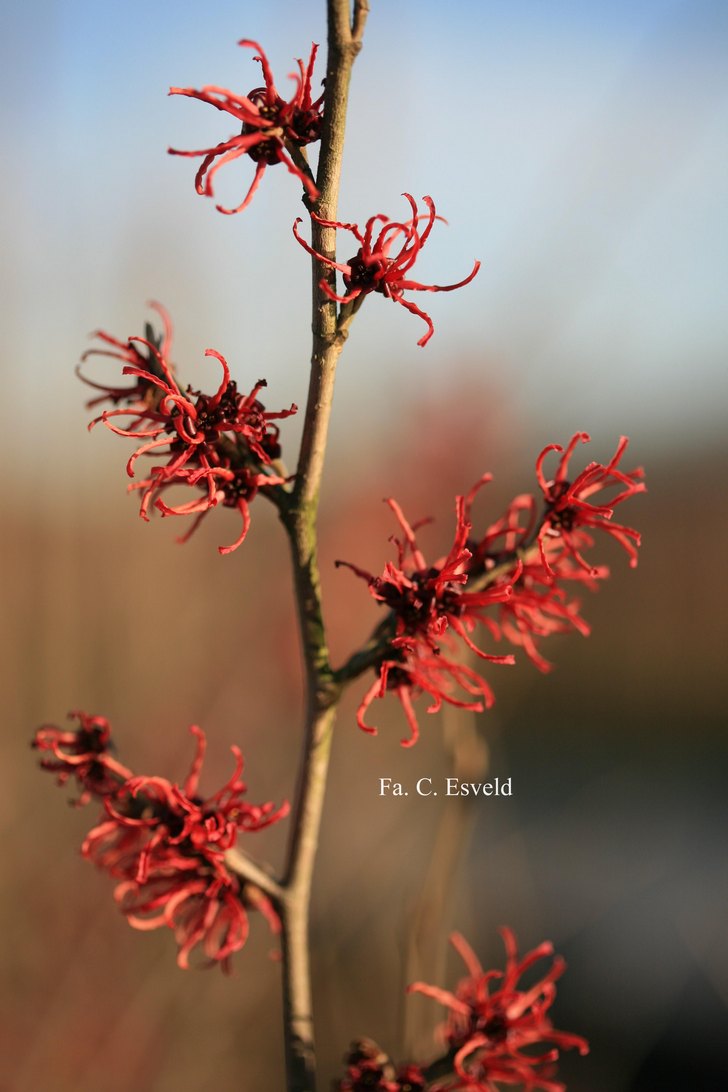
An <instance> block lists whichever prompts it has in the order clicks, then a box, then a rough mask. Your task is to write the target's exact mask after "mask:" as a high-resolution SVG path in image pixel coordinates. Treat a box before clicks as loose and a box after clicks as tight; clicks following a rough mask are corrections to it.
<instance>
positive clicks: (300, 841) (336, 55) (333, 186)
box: [279, 0, 368, 1092]
mask: <svg viewBox="0 0 728 1092" xmlns="http://www.w3.org/2000/svg"><path fill="white" fill-rule="evenodd" d="M367 9H368V3H367V2H366V0H355V2H354V8H353V16H352V14H351V8H350V0H327V15H328V58H327V65H326V99H325V105H324V120H323V131H322V135H321V150H320V155H319V166H318V176H317V179H316V185H317V188H318V190H319V197H318V199H317V201H316V202H314V204H313V206H312V208H313V211H314V212H316V214H317V215H318V216H320V217H321V218H322V219H326V220H334V219H336V212H337V204H338V194H339V180H340V177H341V162H342V157H343V150H344V132H345V127H346V107H347V101H348V93H349V82H350V79H351V69H352V65H353V63H354V59H355V57H356V55H357V53H358V52H359V49H360V48H361V36H362V33H363V30H364V22H365V19H366V12H367ZM311 234H312V244H313V249H314V250H317V251H318V252H319V253H321V254H325V255H326V256H327V257H331V258H332V259H333V258H334V257H335V252H336V231H335V229H334V228H329V227H324V226H323V225H321V224H317V223H316V222H315V221H314V220H312V221H311ZM324 278H325V279H326V280H327V281H328V283H330V284H332V285H335V273H334V272H333V270H329V269H328V268H327V267H325V266H324V265H323V263H321V262H319V261H318V260H316V259H313V317H312V330H313V349H312V354H311V378H310V383H309V392H308V401H307V405H306V414H305V418H304V425H303V437H302V440H301V451H300V455H299V461H298V468H297V472H296V484H295V487H294V490H293V493H292V494H291V498H290V502H289V503H288V504H287V505H286V506H285V509H284V510H283V511H282V512H281V517H282V519H283V522H284V524H285V527H286V530H287V531H288V536H289V540H290V544H291V556H292V562H293V572H294V583H295V596H296V604H297V611H298V621H299V627H300V631H301V644H302V650H303V658H304V664H305V674H306V721H305V728H304V736H305V738H304V751H303V763H302V769H301V775H300V783H299V788H298V794H297V798H296V803H295V809H294V814H293V819H292V827H291V830H292V834H291V843H290V847H289V853H288V860H287V864H286V871H285V875H284V878H283V882H282V885H281V892H282V893H281V897H280V902H279V905H280V909H281V920H282V926H283V1008H284V1034H285V1043H286V1073H287V1088H288V1092H316V1054H315V1045H314V1032H313V1006H312V998H311V974H310V962H309V907H310V901H311V882H312V877H313V868H314V862H315V859H316V849H317V846H318V837H319V829H320V826H321V813H322V810H323V803H324V795H325V792H326V779H327V774H328V768H329V758H330V754H331V739H332V733H333V727H334V720H335V717H336V707H337V704H338V700H339V695H340V692H341V686H340V684H338V683H337V682H336V681H335V680H334V677H333V672H332V670H331V665H330V663H329V654H328V648H327V645H326V633H325V629H324V621H323V611H322V606H321V584H320V577H319V570H318V558H317V533H316V531H317V513H318V501H319V491H320V486H321V475H322V473H323V465H324V456H325V451H326V438H327V434H328V426H329V418H330V415H331V406H332V402H333V393H334V378H335V375H336V364H337V361H338V358H339V355H340V353H341V349H342V346H343V343H344V339H343V337H341V336H340V335H339V334H338V333H337V329H336V320H337V314H336V304H335V303H334V302H333V301H331V300H330V299H329V298H328V297H327V295H326V294H325V293H324V292H323V290H322V289H321V286H320V285H321V281H322V279H324Z"/></svg>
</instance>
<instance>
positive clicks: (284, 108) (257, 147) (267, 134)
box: [168, 38, 324, 215]
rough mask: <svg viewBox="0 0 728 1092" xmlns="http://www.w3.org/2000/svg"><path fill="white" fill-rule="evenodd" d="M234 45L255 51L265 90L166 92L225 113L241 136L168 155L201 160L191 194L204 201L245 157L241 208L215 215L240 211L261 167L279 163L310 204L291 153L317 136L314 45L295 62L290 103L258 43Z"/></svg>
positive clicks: (304, 177) (319, 103) (305, 178)
mask: <svg viewBox="0 0 728 1092" xmlns="http://www.w3.org/2000/svg"><path fill="white" fill-rule="evenodd" d="M238 45H241V46H246V47H247V48H249V49H254V50H256V51H257V54H258V56H256V57H255V58H254V59H255V60H256V61H259V62H260V65H261V68H262V69H263V80H264V83H265V86H264V87H256V88H254V89H253V90H252V91H249V92H248V94H247V95H236V94H235V93H234V92H232V91H228V90H227V89H226V88H224V87H216V86H208V87H203V88H202V89H201V90H200V91H196V90H195V89H194V88H192V87H170V89H169V93H170V95H187V97H188V98H192V99H199V100H200V102H206V103H208V104H209V105H210V106H214V107H215V108H216V109H217V110H222V111H223V112H224V113H226V114H230V116H231V117H233V118H235V120H236V121H237V122H238V123H240V124H241V125H242V131H241V132H240V133H239V134H238V135H237V136H233V137H231V138H230V139H229V140H225V141H222V143H220V144H216V145H215V146H214V147H212V148H202V149H199V150H197V151H191V152H185V151H179V150H178V149H177V148H169V149H168V151H169V153H170V155H183V156H203V157H204V158H203V160H202V163H201V164H200V167H199V169H198V171H197V174H196V176H195V189H196V190H197V192H198V193H199V194H202V195H203V196H205V197H212V196H213V187H212V180H213V178H214V176H215V174H216V173H217V171H219V170H220V168H221V167H223V166H224V165H225V164H226V163H230V162H232V160H234V159H239V158H240V156H243V155H247V156H250V158H251V159H252V160H253V162H254V163H255V174H254V176H253V181H252V183H251V185H250V189H249V190H248V192H247V194H246V195H245V198H244V199H243V201H242V202H241V204H239V205H238V206H237V208H234V209H228V208H223V206H222V205H217V206H216V208H217V209H218V211H219V212H223V213H226V214H227V215H232V214H233V213H236V212H242V210H243V209H244V208H246V206H247V205H249V204H250V202H251V200H252V198H253V194H254V193H255V191H256V190H257V188H258V185H259V184H260V180H261V179H262V177H263V175H264V173H265V170H266V168H267V167H271V166H273V165H274V164H275V163H283V164H284V165H285V167H286V168H287V169H288V170H289V171H290V172H291V174H293V175H295V176H296V178H298V179H299V181H300V182H301V183H302V184H303V187H304V189H305V190H306V192H307V193H308V195H309V197H310V198H311V199H312V200H315V199H316V198H317V197H318V190H317V189H316V186H315V185H314V182H313V179H312V177H311V174H310V172H306V171H305V170H303V169H302V167H300V166H298V165H297V164H296V163H295V162H294V160H293V158H292V157H291V154H290V148H291V147H294V148H303V147H305V145H306V144H312V143H313V142H314V141H317V140H319V139H320V137H321V122H322V110H323V100H324V96H323V95H321V96H320V97H319V98H317V99H316V100H314V99H313V96H312V92H311V80H312V77H313V67H314V63H315V60H316V52H317V50H318V46H317V45H312V46H311V56H310V57H309V60H308V65H306V66H305V67H304V64H303V61H301V60H299V61H298V62H297V63H298V72H297V73H292V74H291V79H293V80H294V81H295V83H296V89H295V91H294V94H293V96H292V97H291V99H289V100H288V101H286V100H285V99H283V98H281V96H280V94H279V92H278V89H277V88H276V85H275V80H274V78H273V73H272V72H271V68H270V64H269V63H268V58H267V57H266V55H265V53H264V52H263V49H262V48H261V47H260V46H259V45H258V43H257V42H253V41H249V40H248V39H247V38H244V39H243V40H242V41H240V42H238ZM215 160H217V163H215ZM213 164H214V166H213Z"/></svg>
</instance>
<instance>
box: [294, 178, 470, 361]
mask: <svg viewBox="0 0 728 1092" xmlns="http://www.w3.org/2000/svg"><path fill="white" fill-rule="evenodd" d="M403 196H404V197H406V198H407V201H408V202H409V204H410V208H411V209H412V219H411V220H405V221H404V222H403V223H398V222H397V221H395V220H390V219H389V217H388V216H383V215H382V214H381V213H378V214H377V215H376V216H372V217H371V218H370V219H369V220H367V222H366V226H365V228H364V231H363V232H362V231H361V230H360V229H359V228H358V227H357V225H356V224H345V223H342V222H341V221H339V220H322V219H321V218H320V217H318V216H316V215H315V213H311V218H312V219H313V220H315V221H316V223H317V224H323V225H324V227H333V228H340V229H341V230H342V231H349V232H351V234H352V235H353V236H354V238H355V239H356V241H357V242H358V243H359V249H358V250H357V252H356V254H355V255H354V257H353V258H350V259H349V261H348V262H346V263H340V262H335V261H333V259H331V258H328V257H327V256H326V255H325V254H320V253H319V252H318V251H316V250H313V248H312V247H311V246H309V244H308V243H307V242H306V240H305V239H303V238H302V237H301V235H300V234H299V231H298V225H299V224H300V223H301V219H300V217H299V219H297V220H296V222H295V223H294V225H293V234H294V235H295V236H296V239H297V240H298V242H299V243H300V244H301V246H302V247H303V248H304V250H306V251H308V253H309V254H311V255H312V256H313V257H314V258H318V260H319V261H320V262H323V263H324V265H327V266H329V268H330V269H338V270H339V272H340V273H341V274H342V276H343V280H344V287H345V289H346V292H345V293H344V295H343V296H337V295H336V293H335V292H333V291H332V290H331V288H329V286H328V284H327V283H326V281H325V280H322V281H321V289H322V290H323V291H324V292H325V293H326V295H327V296H328V297H329V299H331V300H335V301H336V302H337V303H352V302H353V301H354V300H356V299H358V298H359V297H360V296H365V295H367V294H368V293H369V292H381V293H382V295H383V296H386V297H387V298H388V299H390V300H394V302H395V303H399V304H401V305H402V307H404V308H406V310H407V311H411V312H412V314H414V315H419V317H420V318H421V319H423V320H424V321H425V322H426V323H427V333H426V334H424V335H423V336H422V337H421V338H420V340H419V341H418V342H417V344H418V345H426V344H427V342H428V341H429V340H430V338H431V337H432V335H433V334H434V332H435V327H434V326H433V324H432V319H431V318H430V316H429V315H427V314H425V312H424V311H421V310H420V308H419V307H417V305H416V304H414V303H412V301H411V300H406V299H405V298H404V296H403V293H404V292H407V291H415V292H452V291H453V290H454V289H455V288H462V287H463V286H464V285H466V284H470V282H471V281H472V279H473V277H474V276H475V275H476V273H477V272H478V270H479V269H480V262H475V264H474V265H473V268H472V270H471V272H470V273H469V274H468V276H467V277H465V279H464V280H462V281H458V282H457V284H446V285H441V284H420V282H419V281H413V280H410V279H409V277H408V274H409V272H410V270H411V268H412V266H413V265H414V264H415V262H416V261H417V256H418V254H419V253H420V251H421V250H422V247H423V246H424V245H425V243H426V242H427V238H428V236H429V234H430V232H431V231H432V228H433V225H434V223H435V220H442V217H441V216H438V215H437V213H436V212H435V204H434V202H433V200H432V198H431V197H423V198H422V200H423V201H424V203H425V205H426V206H427V210H428V211H427V213H420V212H418V211H417V203H416V201H415V199H414V198H413V197H412V196H411V194H409V193H405V194H403ZM423 220H424V221H426V222H425V225H424V227H422V228H421V227H420V224H421V222H422V221H423ZM443 222H444V221H443ZM395 247H396V248H397V250H396V253H394V254H393V253H392V250H393V248H395Z"/></svg>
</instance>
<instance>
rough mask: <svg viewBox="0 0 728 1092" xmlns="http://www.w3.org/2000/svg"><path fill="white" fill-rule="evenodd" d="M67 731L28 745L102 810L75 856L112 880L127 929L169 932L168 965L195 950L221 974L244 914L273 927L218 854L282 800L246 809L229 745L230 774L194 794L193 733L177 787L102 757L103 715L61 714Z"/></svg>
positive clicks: (184, 963) (200, 742)
mask: <svg viewBox="0 0 728 1092" xmlns="http://www.w3.org/2000/svg"><path fill="white" fill-rule="evenodd" d="M71 717H72V719H75V720H76V721H77V722H78V725H77V727H76V728H74V729H71V730H63V729H61V728H57V727H55V726H53V725H46V726H44V727H43V728H40V729H39V730H38V731H37V733H36V735H35V739H34V742H33V746H34V747H35V748H37V750H39V751H40V752H42V753H43V758H42V759H41V766H42V767H43V768H44V769H46V770H48V771H50V772H51V773H55V774H56V775H57V777H58V781H59V783H60V784H65V783H66V782H67V781H68V780H69V778H71V777H73V778H75V779H76V781H77V783H78V786H79V788H80V789H81V796H80V799H79V801H78V803H79V804H82V803H87V802H88V801H89V800H90V799H91V798H92V797H93V798H96V799H98V800H100V802H101V803H102V805H103V808H104V812H103V817H102V819H101V821H100V822H99V823H98V825H97V826H95V827H94V828H93V830H91V831H90V833H89V834H88V836H87V838H86V839H85V841H84V843H83V846H82V848H81V852H82V854H83V856H84V857H86V858H87V860H89V861H93V862H94V864H96V865H97V866H98V867H99V868H101V869H103V870H104V871H106V872H108V874H109V875H110V876H111V877H113V878H114V879H115V880H116V881H117V886H116V888H115V891H114V898H115V899H116V902H117V903H118V904H119V906H120V908H121V910H122V913H123V914H124V915H125V916H126V919H127V921H128V922H129V924H130V925H131V926H133V927H134V928H135V929H158V928H160V927H161V926H167V927H168V928H170V929H172V931H173V932H174V935H175V939H176V941H177V945H178V949H179V951H178V955H177V963H178V964H179V966H180V967H182V968H187V967H188V966H189V957H190V953H191V952H192V950H193V949H194V948H195V947H197V946H198V945H200V946H201V948H202V951H203V953H204V955H205V956H206V957H207V961H208V965H209V966H212V965H214V964H215V963H217V964H219V965H220V966H221V967H222V968H223V970H228V969H229V963H230V956H231V955H232V954H233V952H236V951H238V949H240V948H242V947H243V945H244V944H245V941H246V939H247V935H248V914H247V911H248V910H249V909H256V910H260V911H261V913H262V914H263V915H264V916H265V917H266V919H267V920H268V923H269V925H270V927H271V929H272V930H273V931H274V932H278V931H279V929H280V923H279V920H278V916H277V914H276V912H275V909H274V907H273V906H272V904H271V903H270V901H269V900H268V899H267V897H266V896H265V895H264V894H263V893H262V892H261V891H260V890H259V889H258V888H257V887H255V886H254V885H252V884H249V883H243V882H242V881H241V880H240V879H239V878H238V876H237V875H235V874H234V873H233V872H231V871H230V869H229V868H228V866H227V864H226V861H225V853H226V851H227V850H229V849H231V848H232V847H233V846H234V844H235V842H236V840H237V837H238V835H239V834H241V833H244V834H248V833H252V832H254V831H259V830H263V828H265V827H267V826H270V825H271V824H272V823H275V822H277V821H278V820H279V819H282V818H283V817H284V816H285V815H287V814H288V810H289V807H288V804H287V803H284V804H282V805H281V806H280V807H276V806H275V805H274V804H272V803H270V802H268V803H265V804H249V803H248V802H247V801H245V800H243V796H244V794H245V792H246V791H247V788H246V785H245V783H244V782H243V781H242V779H241V774H242V770H243V758H242V755H241V753H240V750H239V748H237V747H233V748H232V751H233V754H234V756H235V769H234V771H233V774H232V776H231V777H230V778H229V780H228V781H227V782H226V783H225V784H224V785H223V786H222V788H221V789H219V790H218V791H217V792H216V793H213V795H212V796H208V797H203V796H201V795H200V794H199V791H198V783H199V778H200V770H201V767H202V761H203V757H204V753H205V736H204V734H203V732H202V731H201V729H200V728H198V727H196V726H193V727H192V728H191V729H190V731H191V732H192V733H193V735H194V736H195V738H196V740H197V749H196V754H195V758H194V760H193V762H192V766H191V769H190V772H189V774H188V776H187V778H186V780H185V781H184V783H183V784H182V786H179V785H177V784H175V783H173V782H171V781H168V780H167V779H166V778H163V777H139V776H135V775H134V774H133V773H132V772H131V770H128V769H126V767H124V766H122V765H121V763H119V762H118V761H117V760H116V759H115V758H114V757H113V756H112V755H111V754H110V753H109V751H110V748H111V746H112V743H111V729H110V726H109V723H108V721H107V720H106V719H105V718H104V717H94V716H89V715H88V714H86V713H83V712H75V713H72V714H71Z"/></svg>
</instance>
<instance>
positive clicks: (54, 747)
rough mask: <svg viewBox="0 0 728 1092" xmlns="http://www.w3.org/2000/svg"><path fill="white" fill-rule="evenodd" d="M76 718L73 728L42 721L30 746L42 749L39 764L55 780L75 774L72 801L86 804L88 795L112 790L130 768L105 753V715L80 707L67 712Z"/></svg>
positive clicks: (107, 732) (107, 736) (61, 781)
mask: <svg viewBox="0 0 728 1092" xmlns="http://www.w3.org/2000/svg"><path fill="white" fill-rule="evenodd" d="M68 716H69V719H70V720H76V721H78V727H77V728H73V729H66V730H65V731H64V730H63V729H62V728H56V727H55V725H52V724H45V725H43V727H42V728H39V729H38V731H37V732H36V733H35V737H34V739H33V742H32V746H33V747H34V748H35V749H36V750H38V751H43V752H46V755H47V757H44V758H42V759H41V760H40V765H41V768H42V769H44V770H48V771H49V772H50V773H55V774H57V775H58V784H59V785H65V784H66V782H67V781H68V780H69V779H70V778H72V777H75V778H76V780H77V782H78V784H79V786H80V788H81V790H82V791H81V796H80V797H79V799H78V801H76V803H77V804H78V805H79V806H81V805H82V804H87V803H88V802H89V800H90V799H91V797H92V796H99V797H105V796H109V795H112V794H113V793H115V792H116V791H117V789H118V787H119V784H120V782H122V781H124V780H126V778H129V777H131V772H130V771H129V770H127V768H126V767H125V766H122V765H121V763H120V762H117V760H116V759H115V758H112V756H111V755H110V754H109V749H110V748H111V746H112V743H111V727H110V725H109V722H108V720H106V718H105V717H92V716H89V715H88V714H87V713H84V712H82V711H81V710H76V711H74V712H72V713H69V714H68Z"/></svg>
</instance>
